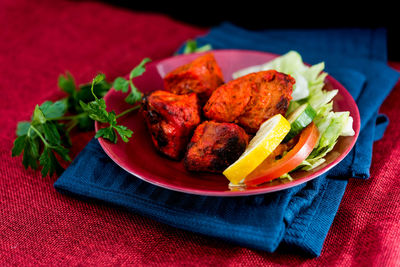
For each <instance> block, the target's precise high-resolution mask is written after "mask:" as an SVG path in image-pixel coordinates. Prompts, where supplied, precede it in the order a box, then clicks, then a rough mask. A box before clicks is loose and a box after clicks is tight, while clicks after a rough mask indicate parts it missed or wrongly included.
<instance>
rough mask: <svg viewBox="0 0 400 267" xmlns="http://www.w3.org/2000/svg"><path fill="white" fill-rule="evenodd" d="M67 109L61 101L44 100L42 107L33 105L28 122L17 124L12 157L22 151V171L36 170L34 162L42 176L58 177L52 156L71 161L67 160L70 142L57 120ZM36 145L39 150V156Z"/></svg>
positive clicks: (57, 170)
mask: <svg viewBox="0 0 400 267" xmlns="http://www.w3.org/2000/svg"><path fill="white" fill-rule="evenodd" d="M66 109H67V106H66V101H65V100H60V101H57V102H54V103H53V102H51V101H46V102H44V103H43V104H42V105H40V106H39V105H36V107H35V110H34V111H33V115H32V120H31V121H30V122H27V121H25V122H20V123H19V124H18V126H17V138H16V139H15V141H14V147H13V149H12V156H13V157H14V156H18V155H20V154H22V152H23V158H22V164H23V165H24V167H25V168H29V167H31V168H32V169H35V170H36V169H37V168H38V162H39V164H40V165H41V166H43V168H42V171H41V172H42V176H46V175H47V174H49V175H50V176H51V175H53V174H54V173H56V174H57V175H59V174H61V172H62V171H63V168H62V167H61V165H60V163H59V162H58V160H57V157H56V155H58V156H59V157H61V158H62V159H63V160H64V161H71V158H70V157H69V155H68V153H69V149H68V148H66V147H67V146H70V140H69V136H68V133H67V132H66V131H65V130H64V126H63V124H61V123H59V122H58V121H57V118H59V117H61V116H63V115H64V114H65V112H66ZM40 143H42V146H43V150H42V152H41V154H40Z"/></svg>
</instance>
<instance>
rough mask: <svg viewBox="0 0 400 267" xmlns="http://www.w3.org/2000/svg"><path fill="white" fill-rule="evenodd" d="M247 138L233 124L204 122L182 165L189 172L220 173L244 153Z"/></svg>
mask: <svg viewBox="0 0 400 267" xmlns="http://www.w3.org/2000/svg"><path fill="white" fill-rule="evenodd" d="M248 142H249V136H248V135H247V134H246V132H245V131H244V130H243V129H242V128H241V127H240V126H238V125H236V124H234V123H219V122H214V121H205V122H203V123H202V124H200V125H199V126H198V127H197V128H196V130H195V132H194V134H193V136H192V139H191V140H190V143H189V145H188V150H187V152H186V155H185V159H184V164H185V167H186V169H188V170H190V171H205V172H216V173H221V172H222V171H223V170H225V169H226V168H227V167H228V166H229V165H231V164H232V163H233V162H235V161H236V160H237V159H238V158H239V157H240V155H241V154H242V153H243V152H244V151H245V149H246V147H247V145H248Z"/></svg>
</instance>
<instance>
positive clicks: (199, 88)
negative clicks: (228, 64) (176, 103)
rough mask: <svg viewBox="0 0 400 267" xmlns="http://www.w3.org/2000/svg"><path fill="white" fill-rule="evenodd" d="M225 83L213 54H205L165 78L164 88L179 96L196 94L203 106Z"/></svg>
mask: <svg viewBox="0 0 400 267" xmlns="http://www.w3.org/2000/svg"><path fill="white" fill-rule="evenodd" d="M223 83H224V79H223V76H222V71H221V69H220V67H219V66H218V64H217V61H216V60H215V58H214V55H213V54H212V53H207V54H204V55H202V56H200V57H198V58H196V59H195V60H193V61H192V62H190V63H187V64H185V65H183V66H180V67H178V68H176V69H175V70H173V71H172V72H170V73H168V74H167V75H166V76H165V77H164V87H165V89H166V90H167V91H170V92H172V93H174V94H179V95H180V94H188V93H196V94H198V96H199V99H200V101H201V102H202V103H203V104H204V103H205V102H206V101H207V99H208V98H209V97H210V95H211V93H212V92H213V91H214V90H215V89H216V88H217V87H218V86H220V85H221V84H223Z"/></svg>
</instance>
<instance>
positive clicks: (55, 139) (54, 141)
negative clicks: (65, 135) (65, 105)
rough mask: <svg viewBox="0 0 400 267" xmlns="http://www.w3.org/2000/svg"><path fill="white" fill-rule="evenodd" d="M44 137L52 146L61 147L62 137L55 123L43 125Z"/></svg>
mask: <svg viewBox="0 0 400 267" xmlns="http://www.w3.org/2000/svg"><path fill="white" fill-rule="evenodd" d="M42 129H43V133H44V137H45V138H46V141H47V142H48V143H49V144H50V145H59V144H60V143H61V137H60V134H59V133H58V129H57V126H56V125H55V124H54V123H51V122H47V123H44V124H43V125H42Z"/></svg>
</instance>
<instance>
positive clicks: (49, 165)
mask: <svg viewBox="0 0 400 267" xmlns="http://www.w3.org/2000/svg"><path fill="white" fill-rule="evenodd" d="M39 163H40V165H41V166H43V168H42V170H41V173H42V177H45V176H47V174H48V175H50V176H52V175H53V174H57V175H60V174H61V173H62V172H63V171H64V168H63V167H62V166H61V165H60V163H59V162H58V160H57V158H56V157H55V155H54V153H53V151H52V150H51V149H49V148H48V147H45V148H44V149H43V152H42V154H41V155H40V158H39Z"/></svg>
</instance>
